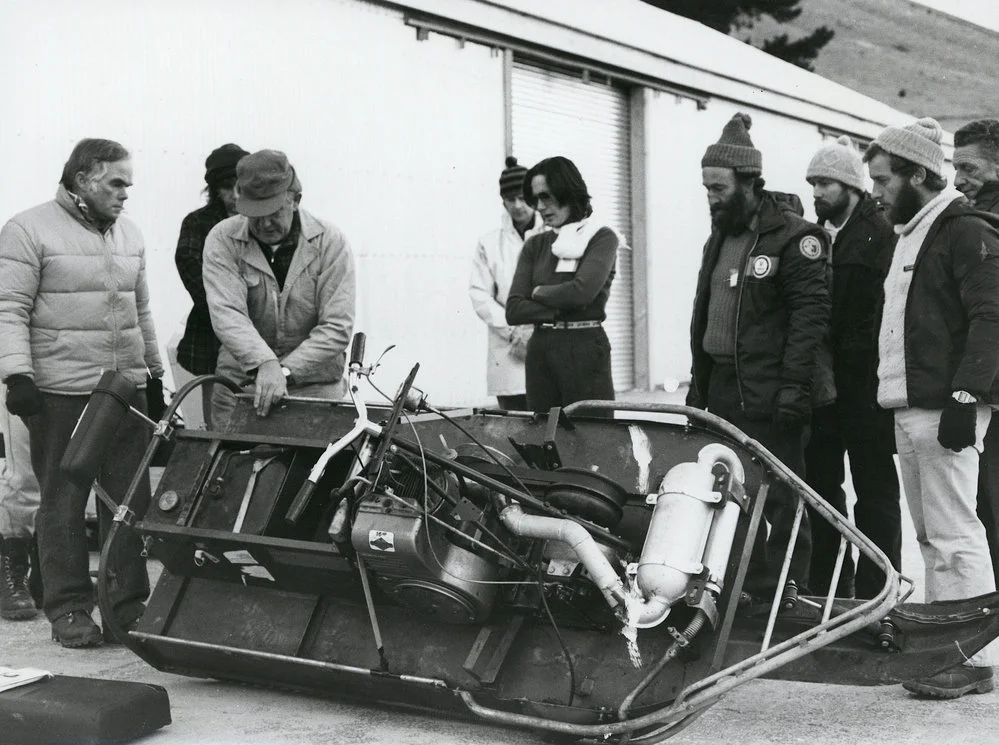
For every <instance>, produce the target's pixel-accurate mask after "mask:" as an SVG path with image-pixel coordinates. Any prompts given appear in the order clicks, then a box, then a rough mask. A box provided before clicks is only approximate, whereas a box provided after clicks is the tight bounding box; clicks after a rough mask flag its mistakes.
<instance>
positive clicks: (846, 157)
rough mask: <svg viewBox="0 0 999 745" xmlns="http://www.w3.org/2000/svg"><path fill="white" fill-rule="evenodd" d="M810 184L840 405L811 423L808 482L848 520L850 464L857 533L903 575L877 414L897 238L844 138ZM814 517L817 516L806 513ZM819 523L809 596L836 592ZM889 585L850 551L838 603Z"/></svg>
mask: <svg viewBox="0 0 999 745" xmlns="http://www.w3.org/2000/svg"><path fill="white" fill-rule="evenodd" d="M805 179H806V180H807V181H808V183H809V184H810V185H811V187H812V194H813V198H814V200H815V214H816V215H817V216H818V219H819V224H820V225H822V226H824V227H825V229H826V232H827V233H829V235H830V237H831V238H832V241H833V245H832V267H833V285H832V321H831V324H830V344H831V349H832V359H833V373H834V379H835V383H836V394H837V395H836V402H835V403H834V404H831V405H829V406H823V407H820V408H818V409H816V410H815V411H814V412H813V413H812V426H811V435H810V437H809V439H808V445H807V446H806V447H805V480H806V481H807V482H808V484H809V486H811V487H812V488H813V489H814V490H815V491H816V492H817V493H818V494H819V495H820V496H821V497H822V498H823V499H825V500H826V501H827V502H829V504H831V505H832V506H833V507H835V508H836V509H837V510H839V512H840V513H841V514H843V515H846V514H847V509H846V493H845V492H844V491H843V481H844V479H845V477H846V473H845V468H844V465H843V459H844V456H845V455H846V454H847V453H849V456H850V474H851V476H852V479H853V487H854V491H855V492H856V494H857V502H856V505H855V507H854V519H855V522H856V524H857V527H858V528H859V529H860V530H861V532H863V533H864V534H865V535H866V536H867V537H868V538H870V539H871V540H872V541H873V542H874V544H875V545H876V546H878V548H880V549H881V550H882V551H884V553H885V555H886V556H887V557H888V559H889V561H891V563H892V566H894V567H895V569H901V561H902V518H901V510H900V507H899V488H898V473H897V471H896V470H895V457H894V453H895V435H894V431H895V430H894V425H893V424H892V417H891V414H890V413H889V412H886V411H885V410H884V409H882V408H880V407H879V406H878V404H877V387H878V376H877V372H878V350H877V336H876V332H875V319H876V318H877V310H878V307H879V306H880V302H881V292H882V287H883V285H884V278H885V274H887V272H888V264H889V263H890V262H891V250H892V246H893V238H894V235H893V233H892V229H891V225H890V224H889V222H888V220H887V219H886V218H885V216H884V214H883V211H882V210H881V208H880V207H879V205H878V203H877V202H875V201H874V200H873V199H872V198H871V197H870V196H869V195H868V194H867V191H866V183H865V173H864V163H863V160H862V159H861V155H860V152H859V151H858V150H857V149H856V148H855V147H854V146H853V143H852V141H851V140H850V138H849V137H847V136H845V135H844V136H842V137H840V138H839V139H838V140H836V141H834V142H830V143H827V144H825V145H823V146H822V147H821V148H819V150H818V152H816V153H815V155H814V157H813V158H812V160H811V162H810V163H809V164H808V169H807V171H806V172H805ZM809 509H810V510H811V508H809ZM810 515H811V516H812V518H813V519H812V563H811V589H812V591H813V592H815V593H816V594H821V595H824V594H826V593H827V592H829V585H830V583H831V581H832V574H833V568H834V566H835V563H836V556H837V553H838V551H839V543H840V533H839V531H838V530H836V529H835V528H833V526H832V524H831V523H829V522H827V521H826V520H824V519H822V518H820V517H818V516H817V515H815V514H814V513H813V512H811V511H810ZM884 583H885V575H884V572H882V571H881V570H880V569H878V567H877V566H876V565H875V564H874V562H872V561H871V560H870V559H868V558H867V557H866V556H864V555H863V554H861V555H860V558H859V560H858V562H857V564H856V567H854V563H853V557H852V556H851V555H850V552H849V551H848V552H847V553H846V557H845V559H844V562H843V567H842V572H841V574H840V580H839V586H838V590H837V592H836V594H837V595H838V596H839V597H852V596H853V595H854V594H855V595H856V597H858V598H873V597H874V596H875V595H877V594H878V593H879V592H880V591H881V588H882V587H884Z"/></svg>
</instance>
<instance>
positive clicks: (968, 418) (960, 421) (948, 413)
mask: <svg viewBox="0 0 999 745" xmlns="http://www.w3.org/2000/svg"><path fill="white" fill-rule="evenodd" d="M977 422H978V404H976V403H975V402H974V401H972V402H971V403H967V404H962V403H960V402H958V401H955V400H954V399H953V398H952V399H951V400H950V401H948V402H947V406H945V407H944V410H943V411H942V412H941V413H940V426H939V427H938V428H937V442H939V443H940V444H941V445H942V446H943V447H945V448H950V449H951V450H953V451H954V452H955V453H960V452H961V451H962V450H964V449H965V448H966V447H970V446H972V445H974V444H975V425H976V424H977Z"/></svg>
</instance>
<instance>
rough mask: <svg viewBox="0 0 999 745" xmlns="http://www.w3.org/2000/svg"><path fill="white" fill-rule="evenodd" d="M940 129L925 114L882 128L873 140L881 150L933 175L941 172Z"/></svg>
mask: <svg viewBox="0 0 999 745" xmlns="http://www.w3.org/2000/svg"><path fill="white" fill-rule="evenodd" d="M942 140H943V129H942V128H941V127H940V123H939V122H937V120H936V119H931V118H930V117H928V116H926V117H923V118H922V119H917V120H916V121H914V122H913V123H912V124H907V125H906V126H904V127H885V128H884V130H882V132H881V134H879V135H878V136H877V137H876V138H875V140H874V144H875V145H879V146H880V147H881V149H882V150H884V151H885V152H886V153H889V154H891V155H897V156H898V157H900V158H905V159H906V160H908V161H911V162H912V163H915V164H916V165H918V166H923V168H925V169H926V170H927V171H932V172H933V173H935V174H936V175H937V176H942V175H943V166H944V151H943V148H942V147H940V142H941V141H942Z"/></svg>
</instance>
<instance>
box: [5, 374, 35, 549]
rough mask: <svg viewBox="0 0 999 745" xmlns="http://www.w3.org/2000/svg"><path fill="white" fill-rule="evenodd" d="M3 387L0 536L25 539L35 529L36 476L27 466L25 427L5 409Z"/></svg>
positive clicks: (28, 454) (27, 445) (26, 434)
mask: <svg viewBox="0 0 999 745" xmlns="http://www.w3.org/2000/svg"><path fill="white" fill-rule="evenodd" d="M6 401H7V386H5V385H3V384H2V383H0V432H3V443H4V450H5V453H6V455H5V456H4V465H3V468H2V469H0V536H3V537H4V538H27V537H29V536H31V534H32V533H34V532H35V512H36V511H37V510H38V500H39V499H40V494H39V491H38V479H36V478H35V472H34V471H33V470H32V469H31V446H30V441H29V439H28V428H27V427H25V426H24V421H23V420H22V419H21V417H19V416H14V415H13V414H11V413H10V412H8V411H7V404H6Z"/></svg>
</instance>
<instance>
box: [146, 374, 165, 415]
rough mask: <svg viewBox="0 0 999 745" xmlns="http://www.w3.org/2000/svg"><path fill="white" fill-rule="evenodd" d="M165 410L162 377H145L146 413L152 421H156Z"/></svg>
mask: <svg viewBox="0 0 999 745" xmlns="http://www.w3.org/2000/svg"><path fill="white" fill-rule="evenodd" d="M164 411H166V402H165V401H164V400H163V379H162V378H147V379H146V413H147V414H148V415H149V418H150V419H152V420H153V421H156V422H158V421H159V420H160V419H162V418H163V412H164Z"/></svg>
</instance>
